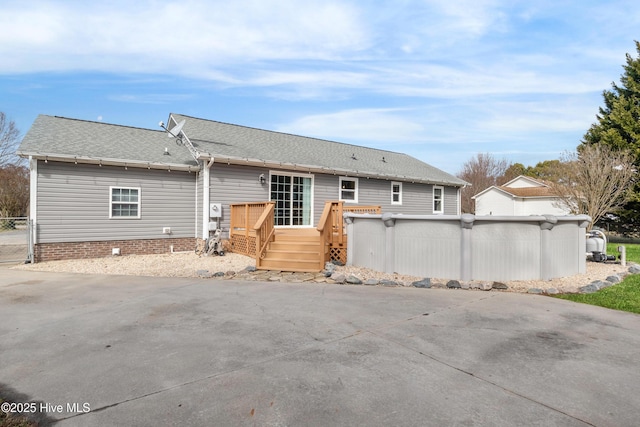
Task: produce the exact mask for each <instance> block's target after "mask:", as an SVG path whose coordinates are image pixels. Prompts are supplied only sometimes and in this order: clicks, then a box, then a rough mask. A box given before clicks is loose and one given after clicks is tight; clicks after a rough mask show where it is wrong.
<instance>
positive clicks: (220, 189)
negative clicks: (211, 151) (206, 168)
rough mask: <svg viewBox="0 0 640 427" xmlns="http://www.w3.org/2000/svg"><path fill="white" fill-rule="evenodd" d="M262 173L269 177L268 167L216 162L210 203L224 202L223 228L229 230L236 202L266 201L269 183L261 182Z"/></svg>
mask: <svg viewBox="0 0 640 427" xmlns="http://www.w3.org/2000/svg"><path fill="white" fill-rule="evenodd" d="M260 174H264V175H265V177H267V181H268V177H269V169H268V168H260V167H255V166H238V165H225V164H220V163H214V164H213V166H211V169H210V188H209V197H210V200H209V202H210V203H222V217H221V228H222V230H224V231H225V233H224V235H225V237H226V236H227V235H228V234H227V233H226V232H227V231H228V230H229V226H230V218H231V208H230V207H229V205H232V204H234V203H248V202H266V201H268V200H269V183H268V182H267V183H265V184H264V185H263V184H260V181H259V180H258V178H259V176H260Z"/></svg>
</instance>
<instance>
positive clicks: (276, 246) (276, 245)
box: [269, 240, 320, 252]
mask: <svg viewBox="0 0 640 427" xmlns="http://www.w3.org/2000/svg"><path fill="white" fill-rule="evenodd" d="M319 250H320V244H319V243H318V242H317V241H315V242H282V241H280V240H277V241H275V242H271V243H269V251H291V252H297V251H303V252H318V251H319Z"/></svg>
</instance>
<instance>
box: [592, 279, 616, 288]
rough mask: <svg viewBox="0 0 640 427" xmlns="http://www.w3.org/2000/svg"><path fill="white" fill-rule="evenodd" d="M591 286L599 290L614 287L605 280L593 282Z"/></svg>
mask: <svg viewBox="0 0 640 427" xmlns="http://www.w3.org/2000/svg"><path fill="white" fill-rule="evenodd" d="M591 284H592V285H593V286H595V287H596V288H597V289H598V290H600V289H602V288H608V287H609V286H611V285H613V283H611V282H608V281H605V280H594V281H593V282H591Z"/></svg>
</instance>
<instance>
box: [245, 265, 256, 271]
mask: <svg viewBox="0 0 640 427" xmlns="http://www.w3.org/2000/svg"><path fill="white" fill-rule="evenodd" d="M257 270H258V269H257V268H256V266H255V265H248V266H246V267H245V268H244V270H242V271H246V272H247V273H253V272H255V271H257Z"/></svg>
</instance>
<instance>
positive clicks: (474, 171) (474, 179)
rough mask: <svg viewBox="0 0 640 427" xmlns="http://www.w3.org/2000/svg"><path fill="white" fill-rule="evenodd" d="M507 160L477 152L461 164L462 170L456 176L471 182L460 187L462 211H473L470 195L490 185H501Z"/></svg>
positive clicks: (507, 165)
mask: <svg viewBox="0 0 640 427" xmlns="http://www.w3.org/2000/svg"><path fill="white" fill-rule="evenodd" d="M509 166H511V165H510V164H509V162H507V160H506V159H496V158H495V157H493V156H492V155H491V154H489V153H478V154H476V156H475V157H473V158H471V159H470V160H468V161H467V162H466V163H465V164H464V165H462V170H461V171H460V172H459V173H458V175H457V176H458V178H460V179H463V180H465V181H467V182H468V183H470V184H471V186H470V187H469V186H467V187H465V188H463V189H462V192H461V199H462V200H461V204H462V206H461V209H462V212H464V213H474V212H475V206H474V203H473V200H472V199H471V197H473V196H474V195H475V194H478V193H479V192H481V191H482V190H485V189H487V188H489V187H491V186H492V185H501V184H504V182H501V181H502V179H503V177H504V176H505V173H506V171H507V169H509Z"/></svg>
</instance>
